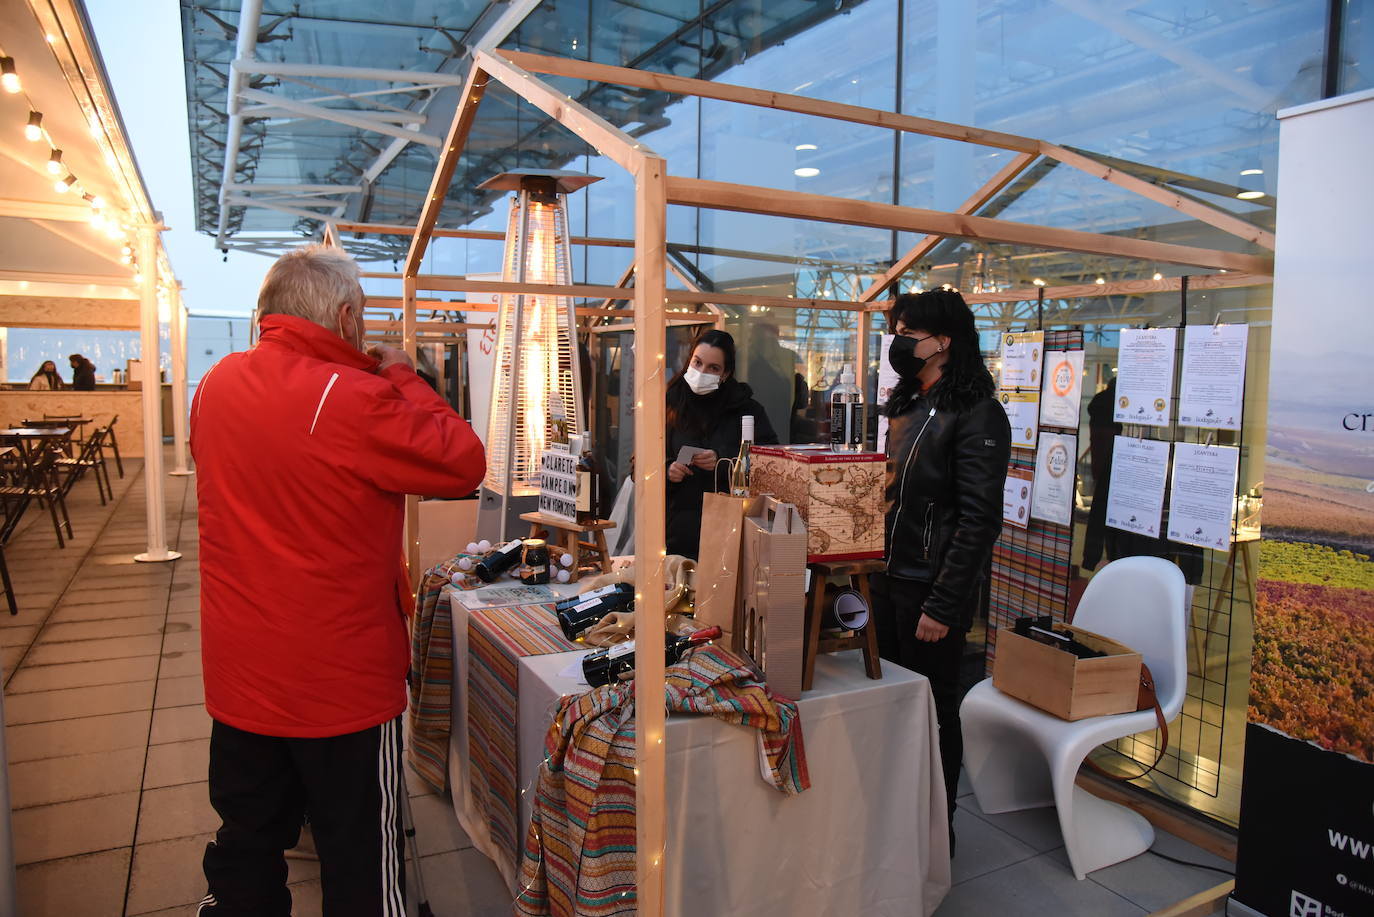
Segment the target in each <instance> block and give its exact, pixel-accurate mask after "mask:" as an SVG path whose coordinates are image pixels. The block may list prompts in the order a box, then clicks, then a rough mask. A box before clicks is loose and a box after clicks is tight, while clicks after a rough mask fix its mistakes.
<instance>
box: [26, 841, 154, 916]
mask: <svg viewBox="0 0 1374 917" xmlns="http://www.w3.org/2000/svg"><path fill="white" fill-rule="evenodd" d="M131 853H132V850H131V849H130V848H128V847H122V848H120V849H118V850H106V851H102V852H100V853H88V854H85V855H84V856H75V857H67V858H66V859H61V860H49V861H47V862H44V863H34V864H32V865H29V866H20V867H19V869H18V870H17V872H16V875H15V880H16V881H15V885H16V892H17V896H18V899H19V913H21V914H24V915H25V917H110V915H112V914H120V913H122V912H123V909H124V888H125V884H126V883H127V882H128V880H129V857H130V855H131Z"/></svg>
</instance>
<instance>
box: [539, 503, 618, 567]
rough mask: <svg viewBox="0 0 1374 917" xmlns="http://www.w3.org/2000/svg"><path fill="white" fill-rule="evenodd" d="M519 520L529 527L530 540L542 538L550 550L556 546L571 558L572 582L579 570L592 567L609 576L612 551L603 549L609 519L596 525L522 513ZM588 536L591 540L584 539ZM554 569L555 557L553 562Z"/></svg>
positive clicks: (610, 525)
mask: <svg viewBox="0 0 1374 917" xmlns="http://www.w3.org/2000/svg"><path fill="white" fill-rule="evenodd" d="M520 518H521V519H523V520H525V521H526V522H528V523H529V524H530V537H531V538H543V539H545V540H546V541H548V543H549V546H550V547H554V546H557V547H558V548H560V549H561V550H563V551H564V552H566V553H568V554H571V555H572V557H573V565H572V570H571V571H569V572H570V573H571V575H572V581H573V582H574V583H575V582H577V580H578V579H579V577H580V576H581V574H582V566H583V565H584V564H586V565H588V566H595V567H596V568H597V569H599V570H600V571H601V572H602V573H610V572H611V551H610V549H609V548H607V547H606V530H607V529H613V528H615V523H614V522H611V521H610V520H609V519H598V520H596V521H595V522H585V523H584V522H574V521H572V520H571V519H559V518H558V517H556V516H546V515H544V514H543V513H521V514H520ZM554 533H557V537H556V538H555V537H554ZM588 535H590V538H586V537H584V536H588ZM553 561H554V566H555V567H556V566H557V557H556V556H555V557H554V558H553Z"/></svg>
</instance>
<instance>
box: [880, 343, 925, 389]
mask: <svg viewBox="0 0 1374 917" xmlns="http://www.w3.org/2000/svg"><path fill="white" fill-rule="evenodd" d="M924 340H926V338H909V337H904V336H901V335H898V336H897V337H895V338H893V339H892V346H891V347H890V348H888V351H887V362H888V365H890V366H891V367H892V368H893V369H894V370H896V371H897V375H899V376H901V377H902V378H903V379H915V378H916V377H917V376H918V375H920V373H921V369H922V368H923V367H924V366H925V365H926V361H925V359H924V358H922V357H918V356H916V345H917V344H919V343H921V341H924Z"/></svg>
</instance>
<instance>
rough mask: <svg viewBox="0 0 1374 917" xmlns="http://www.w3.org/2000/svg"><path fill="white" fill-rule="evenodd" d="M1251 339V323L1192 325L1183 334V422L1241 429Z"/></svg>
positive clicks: (1180, 415) (1180, 409)
mask: <svg viewBox="0 0 1374 917" xmlns="http://www.w3.org/2000/svg"><path fill="white" fill-rule="evenodd" d="M1249 339H1250V326H1249V325H1201V326H1198V325H1189V326H1188V330H1187V331H1186V332H1184V334H1183V381H1182V382H1181V383H1180V384H1179V387H1178V422H1179V423H1181V424H1187V425H1188V426H1190V427H1208V428H1211V429H1217V430H1239V429H1240V414H1241V405H1242V402H1243V401H1244V400H1245V349H1246V345H1247V343H1248V342H1249Z"/></svg>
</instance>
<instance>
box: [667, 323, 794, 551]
mask: <svg viewBox="0 0 1374 917" xmlns="http://www.w3.org/2000/svg"><path fill="white" fill-rule="evenodd" d="M667 400H668V412H667V422H668V437H667V441H668V455H667V459H668V488H667V489H668V512H667V520H666V528H667V531H666V535H667V542H668V543H667V547H668V553H669V554H681V555H683V556H685V557H690V558H692V559H693V560H695V559H696V557H697V553H698V551H699V549H700V545H701V502H702V497H703V496H704V495H705V494H706V492H707V491H710V490H715V489H717V488H718V487H720V488H723V487H724V485H725V480H726V476H725V473H724V467H723V466H722V468H721V471H720V475H719V484H718V483H717V473H716V462H718V461H719V460H720V459H722V458H734V457H735V456H737V455H739V444H740V427H741V424H740V420H741V418H744V417H753V418H754V442H755V443H759V444H761V445H762V444H771V443H776V442H777V441H778V437H777V434H775V433H774V432H773V427H772V426H771V425H770V424H769V423H768V415H766V414H765V413H764V412H763V405H761V404H759V403H758V402H757V401H755V400H754V392H753V389H751V388H750V387H749V386H748V385H746V384H745V383H743V382H741V381H739V380H738V379H736V378H735V339H734V338H732V337H731V336H730V335H729V334H726V333H725V332H724V331H715V330H712V331H707V332H706V333H705V334H703V335H701V337H699V338H697V339H696V342H695V343H693V344H692V353H691V356H689V357H688V358H687V365H686V366H684V367H683V368H682V372H680V373H678V375H677V377H676V378H674V379H673V381H672V382H670V383H668V399H667ZM688 446H690V447H692V449H693V454H692V458H691V461H690V463H683V462H679V461H678V457H679V456H680V455H681V453H682V451H683V449H684V448H685V447H688Z"/></svg>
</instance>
